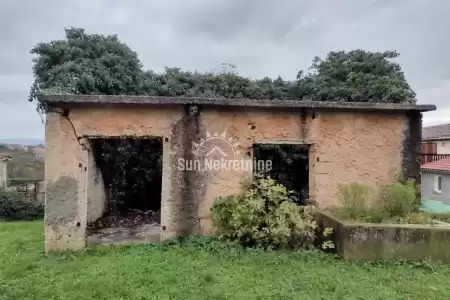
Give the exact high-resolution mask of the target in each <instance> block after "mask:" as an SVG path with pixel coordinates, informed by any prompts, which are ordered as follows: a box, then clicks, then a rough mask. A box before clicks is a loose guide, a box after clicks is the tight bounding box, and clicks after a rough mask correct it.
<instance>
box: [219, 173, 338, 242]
mask: <svg viewBox="0 0 450 300" xmlns="http://www.w3.org/2000/svg"><path fill="white" fill-rule="evenodd" d="M212 210H213V223H214V227H215V230H216V234H217V235H218V236H219V237H220V238H225V239H228V240H232V241H238V242H240V243H242V244H244V245H246V246H256V247H262V248H292V249H295V248H308V247H312V246H313V244H314V241H315V239H316V230H317V228H318V227H317V224H316V221H315V215H314V210H313V207H311V206H299V205H297V204H295V203H294V200H293V198H292V197H291V193H290V192H289V191H288V190H287V189H286V187H284V186H283V185H280V184H277V182H276V181H275V180H273V179H270V178H260V177H258V178H257V179H256V180H255V181H253V182H251V183H249V184H248V186H247V187H246V189H245V191H244V193H243V194H241V195H237V196H228V197H219V198H218V199H217V200H216V203H215V204H214V206H213V208H212ZM325 234H329V232H326V233H325ZM324 246H325V247H330V246H332V245H330V244H329V243H328V244H326V245H324Z"/></svg>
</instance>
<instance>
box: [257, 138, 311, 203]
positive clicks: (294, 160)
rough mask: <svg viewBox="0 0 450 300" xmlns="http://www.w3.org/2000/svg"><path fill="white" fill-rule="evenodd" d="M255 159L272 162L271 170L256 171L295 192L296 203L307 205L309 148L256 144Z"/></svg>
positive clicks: (305, 146) (293, 145)
mask: <svg viewBox="0 0 450 300" xmlns="http://www.w3.org/2000/svg"><path fill="white" fill-rule="evenodd" d="M253 158H254V160H256V161H261V160H262V161H268V160H270V161H271V162H272V164H271V168H270V169H269V170H255V171H256V172H259V173H260V174H261V175H263V176H270V177H271V178H273V179H275V180H276V181H277V182H278V183H280V184H282V185H284V186H285V187H286V188H287V189H288V190H290V191H293V192H294V195H295V198H296V203H297V204H300V205H305V204H307V201H308V198H309V155H308V146H307V145H302V144H254V145H253Z"/></svg>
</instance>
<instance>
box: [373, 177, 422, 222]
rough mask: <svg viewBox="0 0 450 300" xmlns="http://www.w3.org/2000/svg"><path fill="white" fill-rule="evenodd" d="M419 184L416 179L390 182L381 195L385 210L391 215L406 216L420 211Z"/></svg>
mask: <svg viewBox="0 0 450 300" xmlns="http://www.w3.org/2000/svg"><path fill="white" fill-rule="evenodd" d="M417 190H418V188H417V185H416V183H415V181H414V180H412V179H408V180H397V181H394V182H393V183H392V184H390V185H389V186H388V187H387V188H386V190H385V191H384V193H383V194H382V197H381V202H382V205H383V208H384V210H385V211H386V212H387V213H388V214H389V216H391V217H406V216H407V215H408V214H410V213H413V212H418V210H419V206H418V201H417Z"/></svg>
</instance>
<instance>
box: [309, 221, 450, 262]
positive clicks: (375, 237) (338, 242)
mask: <svg viewBox="0 0 450 300" xmlns="http://www.w3.org/2000/svg"><path fill="white" fill-rule="evenodd" d="M317 221H318V224H319V225H320V226H321V227H322V226H323V227H331V228H333V229H334V230H333V235H332V239H333V241H334V244H335V247H336V248H335V251H336V253H337V254H338V255H339V256H341V257H342V258H344V259H346V260H354V261H382V260H392V259H404V260H408V261H420V260H424V259H427V258H431V259H433V260H439V261H442V262H445V263H450V251H449V249H450V226H443V225H413V224H371V223H358V222H351V221H343V220H340V219H338V218H336V217H335V216H333V215H332V214H331V213H329V212H319V213H318V214H317Z"/></svg>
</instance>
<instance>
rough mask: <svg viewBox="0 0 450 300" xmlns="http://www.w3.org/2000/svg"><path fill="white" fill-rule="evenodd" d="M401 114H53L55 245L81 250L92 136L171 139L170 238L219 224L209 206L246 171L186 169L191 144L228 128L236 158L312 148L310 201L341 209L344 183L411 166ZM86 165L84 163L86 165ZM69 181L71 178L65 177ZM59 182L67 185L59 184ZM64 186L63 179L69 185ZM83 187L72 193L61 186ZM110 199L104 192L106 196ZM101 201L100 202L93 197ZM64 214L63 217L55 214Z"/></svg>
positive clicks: (50, 199)
mask: <svg viewBox="0 0 450 300" xmlns="http://www.w3.org/2000/svg"><path fill="white" fill-rule="evenodd" d="M408 124H409V123H408V122H407V118H406V115H405V114H404V113H402V112H396V113H388V112H361V111H358V112H356V111H352V110H347V111H333V110H320V109H314V108H303V109H295V110H292V109H283V108H277V107H275V108H264V107H256V108H255V107H214V106H206V105H205V106H189V105H173V106H166V107H160V106H149V107H139V108H136V107H103V108H93V107H92V108H89V107H86V108H71V109H70V110H69V115H68V116H64V115H63V114H62V113H61V112H53V113H49V114H48V115H47V125H46V142H47V150H46V151H47V152H46V184H47V196H46V249H57V248H81V247H83V246H84V235H85V228H86V223H87V219H88V217H89V216H92V213H91V212H89V213H88V212H87V210H88V207H89V206H88V204H87V202H88V201H87V199H88V198H89V197H91V198H92V196H91V193H93V192H92V191H91V189H93V188H92V182H91V181H92V176H90V175H88V173H89V171H88V169H89V170H90V169H91V168H86V166H88V162H89V157H90V154H89V147H88V146H84V145H87V144H88V143H87V140H86V139H87V138H89V137H108V136H110V137H117V136H123V135H126V136H135V137H146V136H161V137H163V141H164V143H163V183H162V195H161V198H162V205H161V209H162V211H161V228H162V229H161V234H162V238H168V237H172V236H175V235H183V234H189V233H202V234H207V233H209V232H210V230H211V212H210V208H211V206H212V204H213V201H214V199H215V198H216V197H218V196H225V195H229V194H235V193H238V192H239V191H240V187H241V184H242V182H243V181H245V180H246V179H248V178H250V177H251V174H250V173H249V172H246V171H242V170H241V171H235V170H220V171H206V172H193V171H180V170H179V169H178V167H177V165H178V164H177V160H178V159H179V158H180V157H184V158H185V159H188V158H189V159H193V158H195V157H193V154H192V151H193V147H192V142H195V141H198V140H200V139H201V138H204V137H205V134H206V131H208V132H219V133H222V132H224V131H226V133H227V136H229V137H232V138H233V140H234V142H239V146H238V147H237V148H238V150H239V154H238V155H237V156H238V157H236V158H237V159H240V158H243V159H249V158H251V152H252V144H253V143H261V142H265V143H271V142H274V143H275V142H276V143H279V142H287V143H289V142H299V143H305V144H308V145H310V166H309V170H310V198H311V200H313V201H315V202H316V203H317V204H318V205H319V206H322V207H327V206H334V205H338V200H337V197H336V191H337V187H338V184H339V183H350V182H361V183H365V184H369V185H371V186H372V187H373V188H374V191H375V192H376V191H377V190H378V189H379V187H380V185H381V184H382V183H384V182H387V180H388V179H389V176H390V175H391V174H392V173H393V172H394V171H395V170H399V169H401V168H402V166H403V165H402V163H403V154H402V150H403V148H404V142H405V130H406V129H405V126H409V125H408ZM80 166H81V167H80ZM61 180H62V181H61ZM57 183H58V184H57ZM61 183H64V184H61ZM67 186H69V187H70V188H69V190H71V191H76V193H73V194H71V195H70V197H69V195H67V197H66V194H65V192H64V193H63V191H61V189H62V188H64V189H67ZM102 197H103V196H102V195H101V194H100V196H97V197H96V198H98V199H101V198H102ZM92 199H93V198H92ZM56 212H65V213H62V214H61V216H67V215H68V214H70V217H69V218H67V219H61V218H59V219H58V220H57V222H55V220H53V218H52V215H55V213H56Z"/></svg>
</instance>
